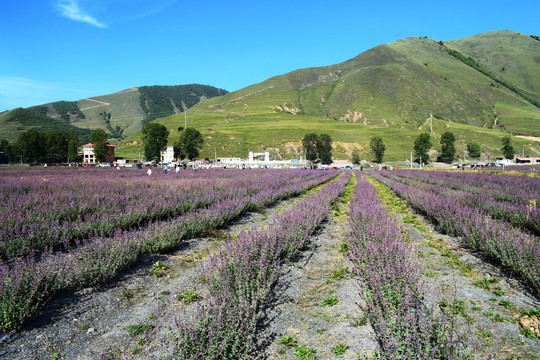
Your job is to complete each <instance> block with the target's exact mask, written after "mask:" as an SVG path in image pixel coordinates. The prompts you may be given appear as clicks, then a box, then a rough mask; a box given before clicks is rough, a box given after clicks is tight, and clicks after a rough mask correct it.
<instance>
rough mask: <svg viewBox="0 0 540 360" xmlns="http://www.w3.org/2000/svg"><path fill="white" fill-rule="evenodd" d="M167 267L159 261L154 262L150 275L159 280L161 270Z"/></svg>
mask: <svg viewBox="0 0 540 360" xmlns="http://www.w3.org/2000/svg"><path fill="white" fill-rule="evenodd" d="M166 268H167V267H166V266H165V264H164V263H163V262H161V261H156V262H155V263H154V264H152V274H154V276H155V277H157V278H159V277H162V276H163V270H165V269H166Z"/></svg>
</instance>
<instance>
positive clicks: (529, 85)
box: [447, 30, 540, 137]
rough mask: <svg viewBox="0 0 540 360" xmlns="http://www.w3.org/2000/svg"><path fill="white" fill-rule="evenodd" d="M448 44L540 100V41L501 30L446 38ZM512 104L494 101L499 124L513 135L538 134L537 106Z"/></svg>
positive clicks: (539, 123) (539, 115)
mask: <svg viewBox="0 0 540 360" xmlns="http://www.w3.org/2000/svg"><path fill="white" fill-rule="evenodd" d="M447 45H448V46H449V47H451V48H453V49H456V50H458V51H460V52H462V53H463V54H466V55H467V56H471V57H473V58H474V59H476V60H477V61H478V62H479V64H480V65H481V66H482V67H484V68H485V69H487V70H488V71H489V72H490V73H492V74H494V75H495V76H497V77H499V78H501V79H503V80H504V81H506V82H508V83H511V84H513V85H514V86H516V87H517V88H519V89H520V90H522V91H523V92H524V93H526V94H527V95H528V96H530V97H531V98H534V99H536V100H538V101H540V41H537V40H534V39H531V38H530V37H529V36H527V35H523V34H519V33H516V32H513V31H508V30H503V31H494V32H489V33H484V34H479V35H476V36H474V37H469V38H465V39H460V40H454V41H449V42H447ZM497 87H499V88H500V87H501V86H500V85H498V84H497ZM513 105H514V106H509V105H508V104H505V103H502V102H501V103H496V104H495V108H496V111H497V114H498V115H499V120H500V121H499V123H500V125H503V126H504V127H505V128H506V130H508V131H509V132H511V133H513V134H518V135H532V136H537V137H538V136H540V121H539V119H540V109H538V108H537V107H534V106H532V105H531V104H529V103H526V102H521V103H519V104H513Z"/></svg>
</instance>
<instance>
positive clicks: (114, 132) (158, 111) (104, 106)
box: [0, 84, 227, 142]
mask: <svg viewBox="0 0 540 360" xmlns="http://www.w3.org/2000/svg"><path fill="white" fill-rule="evenodd" d="M226 93H227V91H226V90H223V89H218V88H215V87H213V86H208V85H198V84H189V85H174V86H142V87H138V88H137V87H135V88H130V89H126V90H122V91H119V92H116V93H113V94H108V95H102V96H95V97H91V98H87V99H81V100H79V101H57V102H54V103H48V104H43V105H38V106H33V107H30V108H28V110H32V112H35V113H39V114H41V115H43V116H47V118H39V119H37V118H36V123H32V121H29V117H28V116H26V115H25V116H23V117H21V118H20V119H19V118H18V116H19V115H21V114H23V113H22V112H19V111H16V112H15V113H13V112H12V111H9V112H4V113H2V114H0V129H1V130H0V137H3V138H7V139H9V140H14V139H15V138H16V137H17V135H18V134H19V133H20V132H22V131H24V130H26V129H28V128H30V127H38V128H40V129H41V128H42V129H51V130H58V129H59V127H60V128H62V127H65V126H66V124H67V125H69V126H70V127H72V128H76V129H79V130H77V131H83V133H87V132H88V133H89V132H90V131H91V130H95V129H98V128H101V129H104V130H105V131H106V132H107V133H108V135H109V137H110V139H111V140H112V141H113V142H115V141H118V140H121V139H124V138H126V137H128V136H130V135H132V134H135V133H136V132H138V131H139V130H141V128H142V125H143V124H144V122H148V121H152V120H154V119H156V118H158V117H163V116H169V115H172V114H175V113H179V112H181V111H183V110H184V107H186V108H188V109H189V108H190V107H192V106H194V105H195V104H197V103H198V102H199V101H201V100H204V99H208V98H212V97H214V96H219V95H222V94H226ZM24 114H27V112H24ZM30 118H34V117H30ZM43 119H48V120H47V121H44V120H43Z"/></svg>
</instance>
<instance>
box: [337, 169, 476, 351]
mask: <svg viewBox="0 0 540 360" xmlns="http://www.w3.org/2000/svg"><path fill="white" fill-rule="evenodd" d="M348 238H349V249H350V251H349V257H350V259H351V261H352V263H353V264H354V265H355V272H356V274H357V275H358V277H359V278H360V279H361V281H362V283H363V284H364V285H365V288H366V302H367V309H366V310H367V313H368V317H369V318H370V320H371V323H372V324H373V326H374V328H375V330H376V332H377V333H378V334H379V339H380V345H381V348H380V350H379V352H378V353H377V354H376V357H377V358H380V359H459V358H467V355H466V353H465V351H464V349H463V346H462V344H461V342H460V341H459V339H456V338H454V335H453V331H452V326H451V325H452V324H451V323H449V322H448V321H447V319H446V317H445V316H444V314H443V313H442V312H441V311H440V309H439V308H427V307H426V306H424V304H423V303H422V298H423V295H424V292H425V291H426V284H425V283H424V282H423V280H422V274H423V269H422V268H421V267H420V265H419V259H418V257H417V256H418V255H417V251H415V248H414V246H413V245H412V244H411V243H409V242H407V241H406V234H404V233H403V232H402V231H401V229H400V227H399V226H398V225H397V224H396V223H395V222H394V220H393V218H392V217H391V216H390V215H389V214H388V213H387V211H386V208H385V207H384V205H383V204H382V203H381V201H380V200H379V198H378V196H377V194H376V192H375V189H374V188H373V186H372V185H371V184H370V183H369V182H368V181H367V179H366V178H364V177H361V178H359V179H358V183H357V185H356V188H355V197H354V198H353V200H352V202H351V208H350V231H349V234H348Z"/></svg>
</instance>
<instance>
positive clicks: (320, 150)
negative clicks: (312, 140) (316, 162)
mask: <svg viewBox="0 0 540 360" xmlns="http://www.w3.org/2000/svg"><path fill="white" fill-rule="evenodd" d="M316 148H317V155H318V156H319V159H320V160H321V163H323V164H325V165H330V164H331V163H332V138H331V137H330V135H328V134H321V135H320V136H319V139H318V140H317V143H316Z"/></svg>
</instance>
